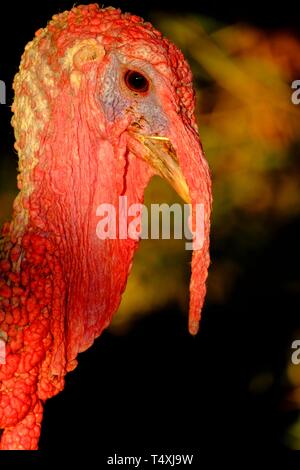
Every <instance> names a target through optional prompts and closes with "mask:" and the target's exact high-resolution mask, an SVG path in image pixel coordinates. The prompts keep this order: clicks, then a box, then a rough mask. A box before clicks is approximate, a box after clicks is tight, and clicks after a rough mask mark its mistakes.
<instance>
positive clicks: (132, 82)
mask: <svg viewBox="0 0 300 470" xmlns="http://www.w3.org/2000/svg"><path fill="white" fill-rule="evenodd" d="M124 80H125V83H126V85H127V87H128V88H129V90H131V91H135V92H137V93H146V91H148V90H149V81H148V80H147V78H146V77H144V75H142V74H141V73H139V72H136V71H135V70H127V72H126V73H125V77H124Z"/></svg>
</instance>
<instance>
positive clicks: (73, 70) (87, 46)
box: [63, 38, 105, 91]
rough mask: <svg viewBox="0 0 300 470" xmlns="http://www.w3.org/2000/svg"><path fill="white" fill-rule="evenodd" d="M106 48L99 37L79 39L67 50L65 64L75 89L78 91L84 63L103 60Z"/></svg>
mask: <svg viewBox="0 0 300 470" xmlns="http://www.w3.org/2000/svg"><path fill="white" fill-rule="evenodd" d="M104 56H105V49H104V47H103V46H102V44H100V43H99V42H98V41H97V39H94V38H90V39H84V40H79V41H78V42H76V43H75V44H74V45H73V47H70V48H69V49H68V51H67V52H66V54H65V56H64V59H63V64H64V67H65V68H67V69H68V70H69V71H70V82H71V86H72V88H73V89H74V91H78V89H79V87H80V82H81V74H82V69H83V67H84V65H85V64H86V63H88V62H101V61H102V60H103V58H104Z"/></svg>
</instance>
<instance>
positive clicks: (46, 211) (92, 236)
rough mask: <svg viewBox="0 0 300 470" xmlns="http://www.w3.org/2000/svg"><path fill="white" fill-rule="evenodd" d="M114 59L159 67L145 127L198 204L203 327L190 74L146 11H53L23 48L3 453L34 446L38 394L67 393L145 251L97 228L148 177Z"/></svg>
mask: <svg viewBox="0 0 300 470" xmlns="http://www.w3.org/2000/svg"><path fill="white" fill-rule="evenodd" d="M114 54H115V57H118V58H119V59H120V61H121V62H122V61H123V62H124V63H125V64H126V61H127V63H128V64H135V63H137V62H138V63H143V64H146V65H147V64H149V65H151V67H152V68H153V70H155V74H157V76H159V79H158V85H157V89H156V92H155V94H156V96H155V100H156V101H155V103H156V104H155V105H153V106H154V108H155V110H156V111H155V112H158V113H159V118H158V119H156V120H155V118H153V123H152V124H151V122H152V121H151V119H150V118H149V120H148V123H147V122H146V123H145V124H142V125H141V127H142V130H144V131H145V132H146V131H147V132H148V133H149V132H152V133H155V132H156V133H159V132H160V133H161V132H163V133H164V135H165V136H167V137H169V138H170V140H171V142H172V144H173V146H174V148H175V150H176V154H177V157H178V161H179V164H180V167H181V169H182V171H183V174H184V176H185V178H186V181H187V183H188V186H189V190H190V196H191V199H192V204H193V207H195V204H196V203H203V204H204V210H205V226H204V235H205V237H204V246H203V248H202V249H201V250H198V251H194V253H193V260H192V278H191V284H190V293H191V298H190V320H189V328H190V331H191V333H193V334H195V333H196V332H197V329H198V322H199V319H200V312H201V308H202V304H203V301H204V297H205V280H206V276H207V269H208V265H209V254H208V244H209V237H208V234H209V217H210V206H211V193H210V176H209V171H208V168H207V164H206V162H205V160H204V156H203V153H202V150H201V146H200V143H199V137H198V133H197V128H196V124H195V120H194V92H193V88H192V84H191V72H190V69H189V67H188V65H187V63H186V62H185V60H184V58H183V55H182V54H181V52H180V51H178V49H177V48H176V47H175V46H174V45H173V44H171V43H170V42H169V41H167V40H166V39H164V38H163V37H162V36H161V34H160V33H159V32H158V31H156V30H155V29H154V28H153V27H152V26H151V25H150V24H149V23H144V22H143V20H142V19H141V18H139V17H136V16H133V15H129V14H122V13H121V12H120V11H119V10H116V9H113V8H107V9H100V8H99V7H98V6H97V5H89V6H79V7H76V8H73V9H72V10H71V11H70V12H64V13H62V14H59V15H56V16H54V17H53V19H52V20H51V21H50V23H49V24H48V26H47V27H46V28H45V29H41V30H39V31H38V32H37V33H36V37H35V39H34V40H33V41H32V42H31V43H29V44H28V45H27V46H26V49H25V53H24V55H23V57H22V62H21V66H20V71H19V73H18V74H17V76H16V78H15V81H14V90H15V100H14V104H13V112H14V117H13V126H14V130H15V136H16V144H15V148H16V150H17V151H18V154H19V176H18V187H19V189H20V193H19V195H18V197H17V198H16V201H15V203H14V214H13V220H12V222H11V223H8V224H5V226H4V227H3V230H2V238H1V241H0V338H1V339H2V341H5V343H6V364H4V365H0V429H1V431H2V433H1V440H0V448H1V449H36V448H37V446H38V439H39V435H40V427H41V422H42V410H43V403H44V402H45V401H46V400H47V399H48V398H50V397H52V396H54V395H55V394H57V393H58V392H59V391H61V390H62V389H63V387H64V377H65V374H66V373H67V372H68V371H70V370H72V369H74V367H76V364H77V360H76V358H77V355H78V353H79V352H81V351H84V350H85V349H87V348H88V347H89V346H90V345H91V344H92V343H93V341H94V339H95V338H96V337H97V336H99V335H100V334H101V332H102V330H103V329H104V328H105V327H107V326H108V325H109V323H110V320H111V317H112V315H113V314H114V312H115V311H116V310H117V308H118V305H119V303H120V299H121V295H122V292H123V291H124V289H125V285H126V280H127V277H128V274H129V272H130V268H131V264H132V259H133V255H134V252H135V250H136V248H137V246H138V241H136V240H132V239H127V240H119V239H117V240H108V239H107V240H99V239H98V238H97V237H96V226H97V222H98V219H97V216H96V211H97V207H98V206H99V205H100V204H101V203H102V202H104V203H112V204H114V205H115V206H116V207H117V202H118V197H119V195H126V196H127V197H128V205H129V204H131V203H140V202H142V201H143V194H144V190H145V187H146V185H147V184H148V182H149V179H150V178H151V176H152V175H153V174H154V171H153V170H152V168H151V167H150V166H149V165H148V164H147V163H146V162H145V161H143V160H142V159H139V158H137V157H136V156H135V155H134V154H133V153H131V152H130V151H129V149H128V139H129V137H128V133H127V129H128V128H129V126H130V125H131V124H132V123H134V122H137V121H138V122H141V116H140V115H137V108H134V106H132V105H131V106H130V105H128V103H127V101H126V100H129V98H128V97H126V98H124V100H125V101H124V102H125V105H124V106H125V108H124V107H122V106H123V105H122V103H123V101H122V100H120V99H118V100H117V99H116V93H114V92H113V93H112V90H114V87H115V86H116V84H115V83H113V82H111V81H110V75H109V74H108V75H107V74H106V72H105V71H106V70H108V67H109V66H110V65H109V64H110V61H111V58H110V57H112V56H114ZM121 62H120V63H121ZM146 65H145V67H146ZM153 73H154V72H153ZM124 93H125V92H124ZM125 95H126V93H125ZM126 96H127V95H126ZM135 104H136V103H135ZM151 106H152V105H151ZM151 109H152V108H151ZM157 110H158V111H157ZM156 121H159V126H160V128H159V129H156V128H155V125H156V124H155V122H156ZM157 125H158V124H157ZM143 126H144V127H143Z"/></svg>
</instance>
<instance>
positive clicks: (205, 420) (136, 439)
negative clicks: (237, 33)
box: [0, 0, 300, 468]
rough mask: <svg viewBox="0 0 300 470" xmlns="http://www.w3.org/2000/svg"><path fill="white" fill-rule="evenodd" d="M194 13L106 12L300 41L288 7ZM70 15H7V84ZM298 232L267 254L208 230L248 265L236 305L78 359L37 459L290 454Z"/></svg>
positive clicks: (108, 340)
mask: <svg viewBox="0 0 300 470" xmlns="http://www.w3.org/2000/svg"><path fill="white" fill-rule="evenodd" d="M80 3H88V2H80ZM197 3H198V5H196V4H195V2H191V1H186V0H185V1H184V2H182V4H181V5H174V4H170V5H168V4H167V3H166V2H165V3H164V4H163V2H153V1H152V2H149V3H148V6H146V5H145V3H143V4H142V2H139V1H127V2H125V1H124V2H123V1H121V0H120V1H119V2H116V1H110V2H105V3H104V4H105V6H108V5H109V4H110V5H113V6H119V7H121V8H122V9H123V10H127V11H131V12H133V13H136V14H139V15H141V16H143V17H144V18H146V19H149V20H151V15H152V14H153V12H155V14H157V12H159V11H164V12H169V11H170V12H175V13H180V14H186V13H189V12H191V13H200V14H202V15H207V16H211V17H213V18H216V19H218V20H220V21H224V22H226V23H229V24H230V23H235V22H236V21H244V22H247V23H250V24H253V25H256V26H259V27H262V28H263V29H265V30H272V29H276V30H278V29H283V30H291V31H294V32H296V33H299V30H297V28H298V27H299V24H300V21H299V20H300V14H299V12H300V7H299V6H298V7H297V6H294V5H293V4H291V3H288V2H284V3H283V4H282V3H280V4H274V5H271V4H264V6H262V4H261V2H260V3H258V2H247V3H245V2H240V3H237V4H235V3H233V2H232V3H229V2H216V1H212V0H209V1H208V2H197ZM72 6H73V2H72V1H56V0H51V1H49V0H48V1H43V2H33V1H25V2H22V3H21V2H19V3H18V2H10V3H8V2H5V3H4V2H3V3H2V4H1V29H0V41H1V45H2V46H1V48H0V78H1V79H2V80H4V81H5V82H6V83H7V84H10V83H12V79H13V76H14V74H15V73H16V72H17V69H18V64H19V58H20V56H21V53H22V51H23V49H24V45H25V44H26V43H27V42H28V41H29V40H31V38H32V37H33V33H34V32H35V31H36V30H37V29H39V28H40V27H42V26H44V25H45V24H46V22H47V20H48V19H49V18H50V17H51V16H52V14H54V13H57V12H60V11H64V10H65V9H70V8H71V7H72ZM296 60H297V61H299V60H300V58H299V57H298V58H296V57H295V61H296ZM296 78H300V77H296ZM11 99H12V94H11V90H8V105H7V106H1V107H0V129H1V138H0V154H1V155H5V154H7V153H8V152H10V153H11V149H12V146H13V133H12V130H11V128H10V124H9V121H10V117H11V115H10V109H9V104H10V103H11ZM9 165H11V166H14V167H15V166H16V158H15V160H14V159H13V158H11V159H10V160H9V161H7V160H4V159H2V158H1V165H0V171H1V172H2V175H3V174H5V172H6V171H8V169H9V168H8V167H9ZM4 184H5V183H4ZM241 217H242V214H241ZM246 223H247V221H245V224H246ZM299 225H300V221H299V220H298V219H297V218H295V219H293V220H289V222H288V223H286V224H279V225H278V230H274V233H273V235H272V237H271V240H270V239H268V241H267V244H264V243H262V244H260V245H258V246H256V245H255V244H253V245H251V244H250V245H248V246H245V247H244V249H241V247H240V246H238V247H237V246H235V244H234V240H232V239H230V237H229V238H228V239H225V240H223V242H222V244H221V245H220V244H218V245H217V244H216V243H215V237H214V231H212V259H213V260H217V259H218V257H219V256H221V255H222V252H224V251H226V252H227V253H229V254H230V256H231V257H232V258H234V259H236V260H238V262H239V264H240V265H241V266H242V275H241V276H240V278H239V282H238V284H237V285H236V287H235V290H234V292H233V295H232V296H231V298H230V300H229V302H228V303H227V304H226V305H222V306H218V305H213V304H209V303H208V304H206V307H205V309H204V317H203V322H202V324H201V331H200V333H199V334H198V336H197V337H195V338H193V337H191V336H189V334H188V333H187V329H186V321H185V319H184V318H183V316H182V314H181V312H180V311H179V308H178V307H177V306H176V305H169V306H168V308H166V309H165V310H164V311H157V312H153V314H152V315H151V316H150V317H147V318H145V319H143V320H140V321H138V322H136V324H135V325H134V327H133V328H131V330H130V331H129V332H128V334H127V335H124V336H116V335H114V334H112V333H111V332H109V331H106V332H105V333H104V334H103V335H102V336H101V338H100V339H98V340H97V341H96V342H95V344H94V346H93V347H92V348H90V350H88V351H87V352H85V353H84V354H82V355H80V357H79V365H78V367H77V369H76V370H75V371H74V372H72V373H71V374H69V375H68V376H67V378H66V387H65V390H64V392H62V393H60V394H59V395H58V396H57V397H54V398H52V399H51V400H49V401H48V402H47V404H46V406H45V414H44V420H43V429H42V435H41V441H40V449H41V453H40V455H39V457H35V459H36V460H37V461H38V462H41V461H43V462H46V461H47V460H50V459H51V460H52V459H54V460H56V459H59V460H60V459H62V458H65V459H66V460H69V459H72V457H73V456H79V457H81V458H83V459H85V461H86V464H87V466H88V467H90V465H91V462H92V460H93V459H96V460H95V462H96V465H97V468H104V465H105V458H106V457H107V456H109V455H112V454H113V453H114V452H117V453H119V454H123V455H142V454H141V453H144V455H146V454H148V453H150V452H151V451H154V453H159V451H162V452H163V453H169V452H170V453H177V452H179V451H180V452H181V451H183V452H184V453H187V452H188V451H190V450H191V451H193V452H196V453H197V454H198V462H201V454H202V452H204V451H205V450H206V449H208V448H215V449H217V448H220V447H221V448H223V449H226V450H229V451H232V452H236V451H237V450H243V451H244V453H245V454H244V455H250V454H251V453H253V452H255V451H257V450H264V451H267V452H269V454H270V455H272V454H274V453H275V452H277V451H279V450H283V449H285V443H284V439H283V436H284V432H285V430H286V427H287V426H288V425H289V424H290V423H291V422H292V421H293V419H295V416H296V411H295V410H292V411H289V410H288V409H287V408H286V406H285V405H284V403H285V401H284V399H285V395H286V393H287V385H286V380H285V366H286V362H287V360H288V355H289V354H290V344H291V337H292V332H293V331H295V329H297V328H299V294H298V293H297V292H290V291H288V290H287V289H286V287H285V285H286V281H287V280H293V279H297V277H298V271H299ZM239 236H240V237H241V238H242V237H243V233H242V232H241V233H240V234H239ZM265 370H268V371H271V372H272V374H273V377H274V380H273V382H272V385H271V386H270V387H267V388H266V389H263V390H262V392H261V393H251V390H249V381H250V378H251V377H252V376H253V375H254V373H263V372H264V371H265ZM59 455H60V456H59ZM211 457H213V454H212V455H211ZM23 458H24V459H25V458H28V457H25V456H24V455H22V456H21V457H19V458H18V460H19V462H20V463H21V462H22V459H23ZM145 468H146V467H145ZM199 468H200V466H199Z"/></svg>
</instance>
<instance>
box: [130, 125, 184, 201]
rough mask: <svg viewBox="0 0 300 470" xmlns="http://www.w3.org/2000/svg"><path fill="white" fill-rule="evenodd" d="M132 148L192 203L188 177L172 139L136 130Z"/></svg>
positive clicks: (182, 196)
mask: <svg viewBox="0 0 300 470" xmlns="http://www.w3.org/2000/svg"><path fill="white" fill-rule="evenodd" d="M131 135H132V136H133V142H132V141H131V145H130V148H131V150H132V151H133V153H135V154H136V155H137V156H139V157H142V158H143V159H144V160H145V161H146V162H148V163H149V165H151V166H152V168H154V170H155V171H156V172H157V174H159V175H160V176H161V177H162V178H164V179H165V180H166V181H168V183H169V184H170V185H171V186H172V187H173V188H174V189H175V191H176V192H177V194H178V195H179V196H180V197H181V198H182V199H183V201H184V202H186V203H188V204H190V203H191V197H190V193H189V188H188V185H187V182H186V179H185V177H184V175H183V173H182V171H181V169H180V166H179V162H178V158H177V156H176V152H175V150H174V147H173V146H172V144H171V141H170V139H168V138H167V137H160V136H155V135H153V136H147V135H143V134H139V133H137V132H134V133H132V134H131Z"/></svg>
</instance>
